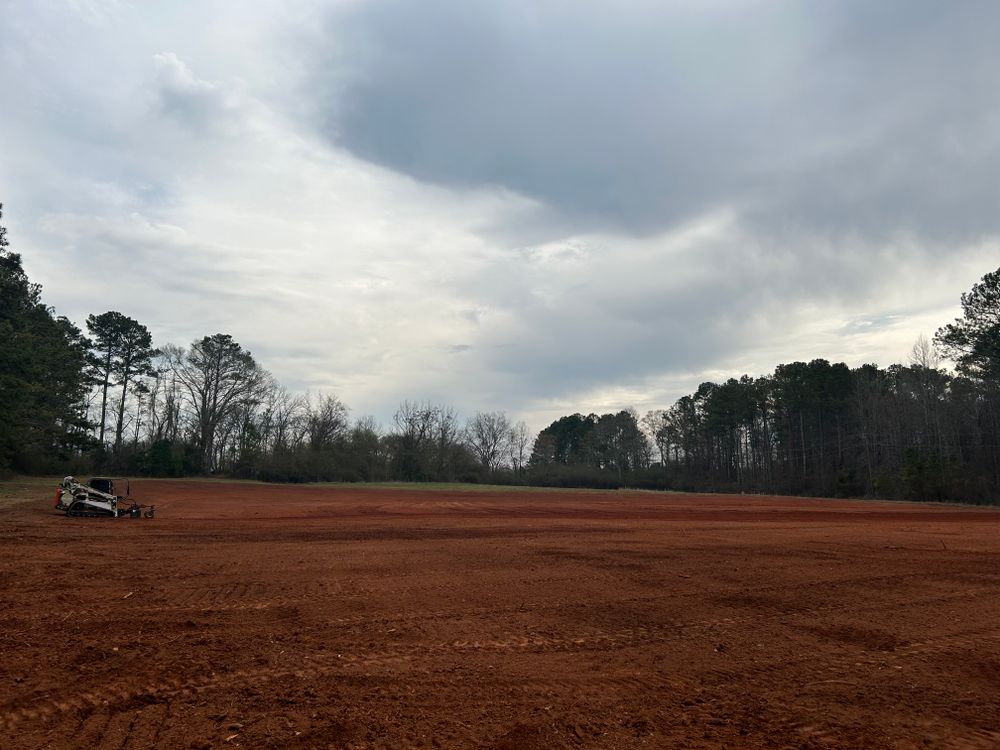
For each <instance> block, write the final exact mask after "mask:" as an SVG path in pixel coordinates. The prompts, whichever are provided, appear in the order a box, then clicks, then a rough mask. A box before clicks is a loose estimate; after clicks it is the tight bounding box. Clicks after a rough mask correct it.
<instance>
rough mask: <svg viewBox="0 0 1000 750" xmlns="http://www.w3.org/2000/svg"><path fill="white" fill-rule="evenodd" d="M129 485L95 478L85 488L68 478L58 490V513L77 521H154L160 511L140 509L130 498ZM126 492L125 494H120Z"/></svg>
mask: <svg viewBox="0 0 1000 750" xmlns="http://www.w3.org/2000/svg"><path fill="white" fill-rule="evenodd" d="M129 489H130V488H129V481H128V480H127V479H115V478H112V477H93V478H92V479H91V480H90V482H89V483H88V484H81V483H80V482H78V481H76V479H75V478H74V477H66V478H65V479H63V480H62V483H61V484H60V485H59V487H57V488H56V505H55V507H56V510H62V511H65V512H66V515H67V516H73V517H75V518H142V517H143V516H145V517H146V518H152V517H153V516H154V514H155V513H156V509H155V508H154V507H153V506H152V505H140V504H139V503H137V502H135V501H134V500H133V499H132V498H131V497H130V495H129ZM121 490H124V494H117V493H118V492H120V491H121Z"/></svg>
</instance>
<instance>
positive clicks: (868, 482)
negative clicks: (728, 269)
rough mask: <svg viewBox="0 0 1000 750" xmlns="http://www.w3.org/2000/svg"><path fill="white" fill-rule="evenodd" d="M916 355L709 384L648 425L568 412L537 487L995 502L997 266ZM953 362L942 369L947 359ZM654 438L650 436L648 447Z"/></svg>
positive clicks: (788, 367)
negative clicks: (880, 362)
mask: <svg viewBox="0 0 1000 750" xmlns="http://www.w3.org/2000/svg"><path fill="white" fill-rule="evenodd" d="M962 313H963V314H962V317H961V318H959V319H957V320H956V321H955V322H953V323H951V324H949V325H946V326H944V327H943V328H941V329H940V330H938V332H937V334H936V335H935V337H934V341H933V342H931V341H929V340H927V339H926V338H924V337H921V338H920V339H918V341H917V343H916V344H915V345H914V347H913V351H912V353H911V355H910V361H909V362H908V363H907V364H905V365H903V364H895V365H891V366H890V367H887V368H880V367H878V366H877V365H874V364H865V365H862V366H860V367H856V368H850V367H848V366H847V365H846V364H844V363H842V362H841V363H831V362H829V361H827V360H825V359H814V360H812V361H810V362H791V363H788V364H782V365H778V367H777V368H775V370H774V372H773V373H772V374H770V375H765V376H762V377H753V376H750V375H743V376H742V377H740V378H730V379H729V380H726V381H725V382H723V383H712V382H707V383H702V384H701V385H700V386H699V387H698V388H697V390H696V391H695V392H694V393H692V394H690V395H686V396H683V397H682V398H680V399H678V400H677V402H676V403H675V404H674V405H673V406H671V407H669V408H666V409H656V410H653V411H650V412H649V413H648V414H646V415H645V416H644V417H643V418H642V419H641V420H640V419H639V418H638V415H636V414H635V413H634V412H628V411H625V412H621V413H620V414H618V415H610V414H606V415H603V416H600V417H598V416H597V415H593V414H591V415H590V416H587V417H584V416H582V415H580V414H575V415H573V416H570V417H563V418H561V419H559V420H557V421H555V422H553V423H552V424H551V425H549V426H548V427H546V428H545V429H544V430H542V431H541V432H540V433H539V435H538V439H537V440H536V442H535V446H534V450H533V451H532V456H531V469H532V473H531V477H532V479H533V481H535V482H536V483H543V484H564V485H579V484H590V485H595V486H609V485H611V486H623V485H630V486H633V487H648V488H660V489H677V490H694V491H716V492H756V493H780V494H794V495H819V496H836V497H881V498H905V499H917V500H947V501H962V502H975V503H995V502H998V501H1000V269H998V270H997V271H995V272H992V273H988V274H986V275H985V276H984V277H983V279H982V280H981V281H980V282H978V283H977V284H975V285H974V286H973V288H972V290H971V291H970V292H968V293H966V294H963V295H962ZM942 354H943V355H945V356H947V357H949V358H951V359H952V360H953V361H954V362H955V363H956V369H955V372H949V371H947V370H945V369H944V368H942V367H941V355H942ZM647 440H648V442H647Z"/></svg>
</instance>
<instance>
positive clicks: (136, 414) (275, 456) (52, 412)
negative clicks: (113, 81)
mask: <svg viewBox="0 0 1000 750" xmlns="http://www.w3.org/2000/svg"><path fill="white" fill-rule="evenodd" d="M0 218H2V206H0ZM962 309H963V316H962V317H961V318H959V319H958V320H956V321H955V322H954V323H952V324H950V325H947V326H945V327H943V328H942V329H940V330H939V331H938V333H937V335H936V336H935V338H934V341H933V342H931V341H928V340H926V339H921V340H919V341H918V342H917V344H916V345H915V347H914V350H913V352H912V354H911V357H910V361H909V362H908V363H907V364H906V365H892V366H890V367H888V368H880V367H878V366H876V365H874V364H866V365H862V366H861V367H856V368H849V367H848V366H847V365H846V364H844V363H831V362H829V361H827V360H824V359H815V360H812V361H810V362H792V363H789V364H783V365H779V366H778V367H777V368H776V369H775V370H774V372H773V373H771V374H770V375H765V376H760V377H753V376H750V375H744V376H742V377H740V378H731V379H729V380H727V381H725V382H723V383H703V384H702V385H701V386H699V387H698V389H697V390H696V391H695V392H694V393H692V394H690V395H687V396H684V397H682V398H680V399H679V400H678V401H677V402H676V403H675V404H674V405H673V406H671V407H669V408H664V409H655V410H653V411H650V412H649V413H647V414H646V415H644V416H642V417H640V416H639V414H638V413H637V412H635V411H634V410H631V409H626V410H622V411H619V412H612V413H607V414H600V415H598V414H589V415H582V414H573V415H569V416H565V417H561V418H559V419H557V420H555V421H554V422H553V423H552V424H550V425H549V426H548V427H546V428H545V429H543V430H542V431H541V432H540V433H538V435H537V436H534V435H532V434H531V432H530V431H529V429H528V426H527V425H526V424H525V423H524V422H514V421H513V420H512V419H510V418H509V417H508V416H507V415H506V413H504V412H503V411H493V412H477V413H476V414H474V415H473V416H472V417H470V418H467V419H464V420H463V419H461V418H460V416H459V414H458V413H457V412H456V410H455V409H453V408H452V407H450V406H448V405H445V404H434V403H430V402H417V401H404V402H402V403H401V404H400V406H399V408H398V410H397V411H396V413H395V414H394V416H393V418H392V422H391V424H390V425H388V426H386V427H382V426H381V425H379V424H378V423H377V422H376V421H375V419H374V418H372V417H370V416H360V417H357V418H354V417H352V416H351V412H350V410H349V408H348V407H347V405H345V404H344V403H343V402H342V401H341V400H340V399H339V398H337V397H336V396H334V395H331V394H310V393H305V394H293V393H290V392H289V391H287V390H286V389H285V388H284V387H282V386H281V385H280V384H279V383H278V382H277V381H276V379H275V378H274V377H273V376H272V375H271V374H270V373H269V372H268V371H267V370H265V369H264V368H263V367H262V366H261V365H260V363H258V362H257V361H256V359H255V358H254V357H253V355H252V354H251V353H250V352H249V351H247V350H246V349H245V348H244V347H243V346H242V345H241V344H240V343H239V342H237V341H235V340H234V339H233V338H232V336H230V335H228V334H224V333H217V334H213V335H208V336H204V337H202V338H200V339H198V340H196V341H194V342H192V343H191V344H190V345H189V346H188V347H186V348H185V347H180V346H176V345H172V344H167V345H163V346H160V347H157V346H154V342H153V339H152V335H151V334H150V332H149V330H148V328H147V327H146V326H145V325H144V324H142V323H141V322H139V321H137V320H134V319H133V318H131V317H129V316H127V315H124V314H122V313H120V312H117V311H113V310H112V311H107V312H104V313H100V314H96V315H90V316H88V318H87V320H86V324H85V329H86V330H85V331H84V330H81V329H80V328H78V327H77V326H75V325H74V324H73V323H72V322H71V321H69V320H67V319H66V318H65V317H61V316H57V315H56V314H55V311H54V310H52V308H50V307H48V306H46V305H45V304H44V303H43V302H42V300H41V288H40V287H39V285H38V284H34V283H32V282H31V281H30V280H29V279H28V278H27V275H26V274H25V272H24V270H23V267H22V264H21V257H20V255H18V254H17V253H15V252H13V251H11V250H10V249H9V247H8V242H7V237H6V231H5V230H4V229H3V227H2V226H0V474H2V473H10V472H22V473H80V474H85V473H90V472H115V473H118V472H121V473H129V474H135V475H155V476H184V475H193V474H203V475H204V474H221V475H226V476H233V477H245V478H258V479H264V480H268V481H281V482H307V481H384V480H404V481H493V482H508V483H523V484H537V485H561V486H590V487H625V486H629V487H646V488H656V489H677V490H699V491H706V490H707V491H727V492H733V491H735V492H766V493H788V494H810V495H827V496H830V495H832V496H850V497H858V496H867V497H887V498H913V499H940V500H956V501H972V502H996V501H998V500H1000V396H998V394H1000V269H998V271H996V272H994V273H991V274H987V275H986V276H985V277H984V278H983V279H982V281H981V282H979V283H978V284H976V285H975V286H974V287H973V289H972V290H971V291H970V292H969V293H967V294H965V295H963V296H962ZM941 355H944V356H947V357H949V358H950V359H951V360H952V361H954V362H955V363H956V368H955V371H954V372H950V371H948V370H946V369H944V368H943V367H941V360H940V356H941Z"/></svg>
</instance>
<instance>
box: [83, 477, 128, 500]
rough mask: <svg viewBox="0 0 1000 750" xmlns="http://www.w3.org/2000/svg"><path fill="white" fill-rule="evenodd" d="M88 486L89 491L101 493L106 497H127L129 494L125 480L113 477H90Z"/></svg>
mask: <svg viewBox="0 0 1000 750" xmlns="http://www.w3.org/2000/svg"><path fill="white" fill-rule="evenodd" d="M89 484H90V488H91V489H95V490H97V491H98V492H103V493H104V494H106V495H115V496H118V497H128V496H129V494H130V492H129V486H128V480H127V479H116V478H114V477H92V478H91V480H90V482H89ZM116 490H117V491H116Z"/></svg>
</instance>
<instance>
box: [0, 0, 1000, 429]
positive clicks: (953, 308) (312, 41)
mask: <svg viewBox="0 0 1000 750" xmlns="http://www.w3.org/2000/svg"><path fill="white" fill-rule="evenodd" d="M0 19H2V20H0V97H2V98H0V101H2V110H0V112H2V115H0V201H2V202H3V204H4V219H3V223H4V225H5V226H7V227H8V230H9V231H8V237H9V239H10V240H11V244H12V246H13V248H14V249H15V250H18V251H20V252H21V253H22V254H23V256H24V264H25V267H26V269H27V271H28V273H29V275H30V276H31V278H32V279H33V280H35V281H38V282H41V283H42V284H43V288H44V291H43V298H44V300H45V301H46V302H47V303H48V304H50V305H53V306H54V307H55V308H56V311H57V312H58V313H60V314H63V315H66V316H68V317H69V318H71V319H73V320H74V321H76V322H77V323H78V324H79V325H81V326H82V325H83V323H84V321H85V319H86V316H87V314H89V313H101V312H105V311H107V310H112V309H113V310H119V311H121V312H123V313H125V314H127V315H130V316H132V317H134V318H136V319H137V320H139V321H140V322H143V323H145V324H146V325H148V326H149V328H150V330H151V331H152V332H153V335H154V339H155V341H156V342H157V343H158V344H164V343H168V342H170V343H176V344H180V345H187V344H189V343H190V342H191V341H192V340H194V339H195V338H200V337H201V336H203V335H206V334H211V333H216V332H225V333H230V334H232V335H233V336H234V337H235V338H236V340H238V341H239V342H240V343H242V344H243V345H244V346H245V347H247V348H248V349H250V350H251V351H252V352H253V354H254V355H255V356H256V357H257V359H258V360H259V361H260V362H261V363H262V364H263V366H264V367H266V368H267V369H269V370H270V371H271V372H273V373H274V374H275V376H276V377H277V378H278V379H279V380H280V381H281V382H282V383H283V384H284V385H286V386H287V387H288V388H289V389H291V390H295V391H302V390H305V389H312V390H313V391H324V392H333V393H336V394H337V395H338V396H340V397H341V398H342V399H343V400H344V401H345V402H346V403H347V404H348V405H349V406H350V407H351V409H352V412H353V413H354V414H355V415H356V416H360V415H362V414H369V413H370V414H374V415H375V416H376V417H377V418H378V419H379V420H380V421H381V422H383V424H385V423H387V422H388V420H389V418H390V417H391V415H392V413H393V411H394V410H395V408H396V406H397V405H398V403H399V402H400V401H401V400H402V399H410V400H423V399H431V400H434V401H437V402H441V403H445V404H450V405H452V406H454V407H456V408H457V409H458V410H459V411H460V413H461V414H462V415H463V416H468V415H469V414H471V413H474V412H475V411H476V410H477V409H483V410H491V409H506V410H507V411H508V412H509V413H510V414H512V415H513V416H516V417H519V418H524V419H526V420H527V421H528V423H529V425H530V426H531V427H532V428H534V429H539V428H541V427H544V426H545V425H546V424H547V423H548V422H549V421H551V420H552V419H553V418H556V417H558V416H561V415H563V414H567V413H572V412H574V411H582V412H588V411H598V412H601V411H608V410H613V409H614V410H617V409H620V408H624V407H629V406H631V407H635V408H637V409H638V410H639V411H640V412H645V411H646V410H648V409H651V408H660V407H667V406H669V405H671V404H672V403H673V401H674V400H676V399H677V398H678V397H679V396H681V395H684V394H685V393H688V392H690V391H691V390H693V389H694V388H695V387H696V386H697V384H698V383H699V382H701V381H703V380H709V379H715V380H718V379H724V378H726V377H729V376H739V375H740V374H742V373H744V372H747V373H750V374H754V375H759V374H764V373H767V372H770V371H772V370H773V368H774V366H775V365H776V364H778V363H781V362H789V361H793V360H796V359H800V360H808V359H812V358H815V357H825V358H827V359H830V360H833V361H846V362H847V363H848V364H850V365H852V366H855V365H858V364H861V363H863V362H878V363H880V364H882V365H887V364H890V363H892V362H902V361H905V360H906V357H907V355H908V352H909V349H910V348H911V347H912V345H913V343H914V341H915V339H916V337H917V336H918V335H919V334H921V333H923V334H926V335H928V336H931V335H933V333H934V331H935V329H936V328H938V327H939V326H941V325H943V324H944V323H947V322H950V320H951V319H953V318H954V317H955V316H956V315H957V314H958V312H959V308H958V300H959V295H960V294H961V293H962V292H963V291H966V290H967V289H968V288H969V287H970V286H971V285H972V283H973V282H975V281H976V280H978V279H979V278H980V277H981V276H982V275H983V274H984V273H986V272H988V271H991V270H995V269H996V268H997V267H998V266H1000V242H998V236H1000V95H998V92H1000V31H998V29H1000V4H997V3H995V2H990V1H987V0H984V1H982V2H975V1H973V0H970V1H968V2H940V1H939V0H934V1H933V2H921V1H919V0H898V1H896V2H893V1H891V0H880V2H871V0H857V1H855V2H837V3H813V2H791V1H789V2H781V3H778V2H754V1H753V0H733V1H732V2H724V1H723V0H689V1H687V2H664V1H663V0H656V1H654V0H650V1H648V2H646V1H643V0H635V1H633V2H621V1H620V0H617V1H616V2H610V1H609V2H603V1H602V0H592V1H590V2H585V3H580V2H570V1H569V0H551V1H550V0H503V2H499V1H498V0H419V2H414V1H413V0H408V1H406V2H404V1H403V0H384V1H382V0H372V1H370V2H366V1H364V0H345V1H343V2H318V1H315V0H310V1H303V2H295V3H288V2H284V1H280V2H279V1H277V0H275V1H273V2H266V1H263V0H255V2H246V1H245V0H229V1H224V2H212V1H210V0H200V1H199V2H181V1H180V0H164V1H162V2H156V1H154V0H141V1H140V0H134V2H127V1H126V0H0Z"/></svg>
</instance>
